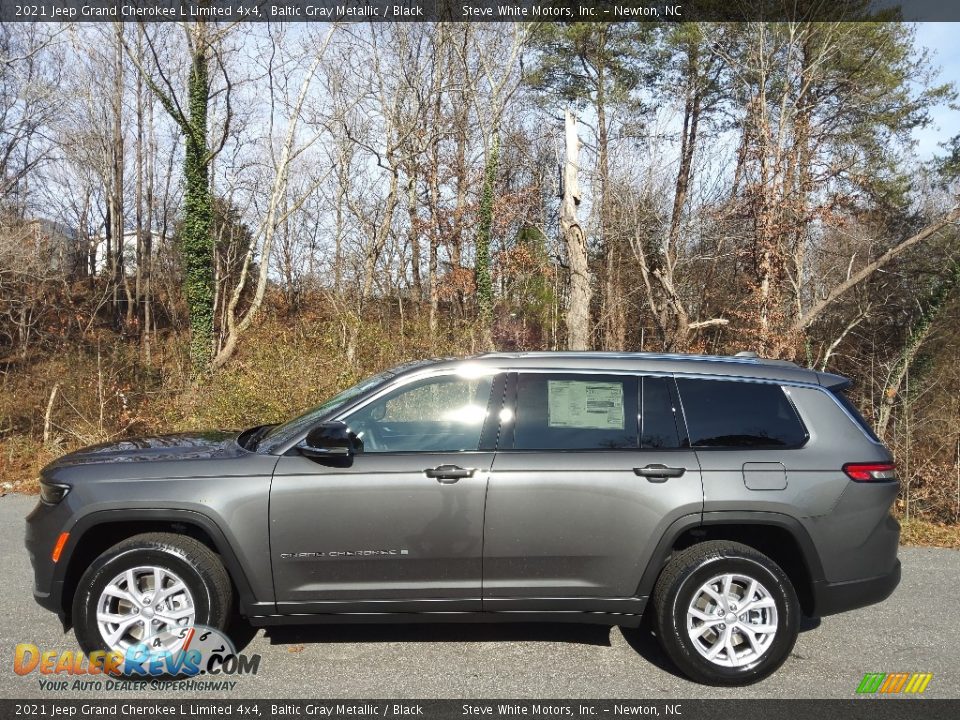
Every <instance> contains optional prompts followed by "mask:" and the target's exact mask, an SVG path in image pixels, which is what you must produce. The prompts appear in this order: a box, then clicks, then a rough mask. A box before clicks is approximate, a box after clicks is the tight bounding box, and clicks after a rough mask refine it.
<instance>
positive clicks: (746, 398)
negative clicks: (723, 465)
mask: <svg viewBox="0 0 960 720" xmlns="http://www.w3.org/2000/svg"><path fill="white" fill-rule="evenodd" d="M677 387H678V388H679V390H680V399H681V401H682V402H683V413H684V415H685V416H686V419H687V430H688V431H689V433H690V444H691V445H692V446H693V447H700V448H791V447H800V446H801V445H803V444H804V442H806V439H807V432H806V430H805V429H804V427H803V423H801V422H800V418H799V417H798V416H797V411H796V410H795V409H794V407H793V404H792V403H791V402H790V400H789V399H788V398H787V396H786V394H785V393H784V391H783V388H782V387H780V386H779V385H776V384H773V383H762V382H739V381H735V380H694V379H685V378H677Z"/></svg>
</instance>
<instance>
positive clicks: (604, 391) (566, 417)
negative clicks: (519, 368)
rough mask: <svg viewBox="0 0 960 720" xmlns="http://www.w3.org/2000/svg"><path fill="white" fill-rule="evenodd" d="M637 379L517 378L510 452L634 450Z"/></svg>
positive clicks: (593, 376)
mask: <svg viewBox="0 0 960 720" xmlns="http://www.w3.org/2000/svg"><path fill="white" fill-rule="evenodd" d="M637 430H638V427H637V379H636V378H634V377H628V376H618V375H579V374H574V373H571V374H545V373H544V374H540V373H530V374H522V373H521V374H520V375H519V376H518V378H517V418H516V423H515V429H514V441H513V447H514V449H515V450H617V449H635V448H636V447H637V435H638V432H637Z"/></svg>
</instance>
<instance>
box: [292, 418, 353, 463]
mask: <svg viewBox="0 0 960 720" xmlns="http://www.w3.org/2000/svg"><path fill="white" fill-rule="evenodd" d="M297 449H298V450H299V451H300V454H301V455H304V456H306V457H309V458H318V459H324V458H331V459H333V458H336V459H347V458H350V457H353V455H354V453H357V452H362V451H363V443H362V442H361V441H360V438H358V437H357V436H356V435H355V434H354V433H353V432H351V430H350V428H348V427H347V425H346V423H344V422H340V421H339V420H337V421H333V422H325V423H321V424H320V425H317V426H316V427H315V428H313V430H311V431H310V432H309V433H307V437H306V438H305V439H304V441H303V442H302V443H300V445H298V446H297Z"/></svg>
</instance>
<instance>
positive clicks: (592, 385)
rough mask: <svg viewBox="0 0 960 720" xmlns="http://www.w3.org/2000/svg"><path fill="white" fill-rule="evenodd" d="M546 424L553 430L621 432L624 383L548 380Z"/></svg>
mask: <svg viewBox="0 0 960 720" xmlns="http://www.w3.org/2000/svg"><path fill="white" fill-rule="evenodd" d="M547 424H548V425H549V426H550V427H556V428H583V429H589V430H623V426H624V417H623V383H618V382H590V381H584V380H548V381H547Z"/></svg>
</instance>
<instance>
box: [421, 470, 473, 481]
mask: <svg viewBox="0 0 960 720" xmlns="http://www.w3.org/2000/svg"><path fill="white" fill-rule="evenodd" d="M423 472H424V474H425V475H426V476H427V477H428V478H433V479H434V480H436V481H437V482H439V483H441V484H443V485H450V484H452V483H455V482H456V481H457V480H459V479H460V478H468V477H473V474H474V473H475V472H476V469H475V468H462V467H460V466H459V465H441V466H439V467H435V468H428V469H426V470H424V471H423Z"/></svg>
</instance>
